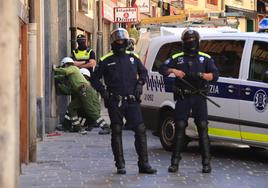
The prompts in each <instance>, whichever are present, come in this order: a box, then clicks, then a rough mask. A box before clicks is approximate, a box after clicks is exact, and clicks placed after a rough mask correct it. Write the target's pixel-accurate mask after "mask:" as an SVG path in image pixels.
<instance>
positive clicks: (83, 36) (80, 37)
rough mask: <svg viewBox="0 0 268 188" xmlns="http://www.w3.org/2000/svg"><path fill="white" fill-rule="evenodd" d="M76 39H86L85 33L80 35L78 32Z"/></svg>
mask: <svg viewBox="0 0 268 188" xmlns="http://www.w3.org/2000/svg"><path fill="white" fill-rule="evenodd" d="M76 40H77V41H80V40H86V36H85V35H82V34H79V35H77V37H76Z"/></svg>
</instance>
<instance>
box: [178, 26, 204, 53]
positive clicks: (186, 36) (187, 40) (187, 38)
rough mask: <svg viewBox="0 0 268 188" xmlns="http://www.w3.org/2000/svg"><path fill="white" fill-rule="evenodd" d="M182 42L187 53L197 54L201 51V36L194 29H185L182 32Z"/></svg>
mask: <svg viewBox="0 0 268 188" xmlns="http://www.w3.org/2000/svg"><path fill="white" fill-rule="evenodd" d="M181 40H182V43H183V50H184V52H186V53H190V54H193V53H197V52H198V50H199V40H200V35H199V33H198V32H197V31H195V30H193V29H185V30H184V31H183V32H182V35H181Z"/></svg>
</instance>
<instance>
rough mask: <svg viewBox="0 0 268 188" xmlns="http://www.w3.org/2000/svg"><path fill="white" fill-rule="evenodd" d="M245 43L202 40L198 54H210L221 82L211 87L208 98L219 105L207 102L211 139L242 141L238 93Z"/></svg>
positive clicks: (226, 40)
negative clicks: (200, 52)
mask: <svg viewBox="0 0 268 188" xmlns="http://www.w3.org/2000/svg"><path fill="white" fill-rule="evenodd" d="M244 46H245V40H243V39H241V40H238V39H230V38H228V39H224V38H221V39H219V38H216V39H203V40H202V41H201V51H203V52H205V53H207V54H209V55H210V56H212V58H213V59H214V61H215V64H216V66H217V67H218V69H219V73H220V78H219V80H218V81H217V83H215V84H214V85H210V91H209V96H210V97H211V99H212V100H214V101H215V102H217V103H218V104H219V105H221V108H218V107H216V106H214V105H213V104H211V103H210V102H208V114H209V135H210V136H211V137H214V138H220V139H222V138H223V139H225V140H226V139H229V140H235V141H238V142H239V141H241V135H240V126H239V91H240V84H241V83H240V79H239V75H240V74H239V73H240V68H241V66H240V65H241V61H242V55H243V53H244Z"/></svg>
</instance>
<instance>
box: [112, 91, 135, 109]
mask: <svg viewBox="0 0 268 188" xmlns="http://www.w3.org/2000/svg"><path fill="white" fill-rule="evenodd" d="M110 97H111V98H114V99H115V100H117V101H118V107H121V106H122V102H123V101H126V102H136V101H137V99H136V97H135V96H134V95H125V96H121V95H115V94H113V93H110Z"/></svg>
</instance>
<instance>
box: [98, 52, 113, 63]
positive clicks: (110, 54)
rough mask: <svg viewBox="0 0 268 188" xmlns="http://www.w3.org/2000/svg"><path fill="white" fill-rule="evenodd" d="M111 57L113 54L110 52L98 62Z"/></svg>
mask: <svg viewBox="0 0 268 188" xmlns="http://www.w3.org/2000/svg"><path fill="white" fill-rule="evenodd" d="M112 55H114V53H113V52H112V51H111V52H109V53H108V54H106V55H104V56H102V57H101V58H100V60H101V61H103V60H105V59H106V58H108V57H110V56H112Z"/></svg>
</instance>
